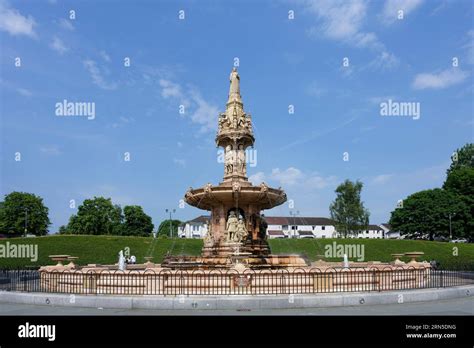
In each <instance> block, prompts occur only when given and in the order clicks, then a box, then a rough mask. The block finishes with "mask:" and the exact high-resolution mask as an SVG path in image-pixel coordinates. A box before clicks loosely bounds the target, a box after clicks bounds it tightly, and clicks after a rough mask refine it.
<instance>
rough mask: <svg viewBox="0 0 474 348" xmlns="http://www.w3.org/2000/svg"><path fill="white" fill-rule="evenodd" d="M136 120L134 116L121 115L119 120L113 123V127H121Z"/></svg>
mask: <svg viewBox="0 0 474 348" xmlns="http://www.w3.org/2000/svg"><path fill="white" fill-rule="evenodd" d="M133 122H135V119H134V118H133V117H123V116H120V117H119V120H118V122H114V123H112V125H111V126H112V128H121V127H123V126H125V125H127V124H130V123H133Z"/></svg>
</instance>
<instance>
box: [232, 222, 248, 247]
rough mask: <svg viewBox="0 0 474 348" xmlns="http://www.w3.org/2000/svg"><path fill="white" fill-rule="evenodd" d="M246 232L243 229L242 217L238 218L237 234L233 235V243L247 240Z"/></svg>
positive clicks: (245, 229)
mask: <svg viewBox="0 0 474 348" xmlns="http://www.w3.org/2000/svg"><path fill="white" fill-rule="evenodd" d="M247 235H248V231H247V228H246V227H245V222H244V219H243V218H242V216H241V217H240V218H239V222H238V223H237V232H236V233H235V234H234V238H233V240H234V242H236V243H241V242H242V241H243V240H244V239H245V238H247Z"/></svg>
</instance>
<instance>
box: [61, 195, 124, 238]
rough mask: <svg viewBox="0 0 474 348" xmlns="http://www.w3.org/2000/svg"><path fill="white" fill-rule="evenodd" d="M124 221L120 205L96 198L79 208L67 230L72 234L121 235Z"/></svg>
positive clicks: (70, 220) (85, 202)
mask: <svg viewBox="0 0 474 348" xmlns="http://www.w3.org/2000/svg"><path fill="white" fill-rule="evenodd" d="M122 221H123V215H122V208H121V207H120V206H119V205H113V204H112V200H111V199H110V198H104V197H94V198H93V199H86V200H85V201H84V202H83V203H82V205H80V206H79V208H78V211H77V215H72V216H71V218H70V219H69V223H68V226H67V228H66V229H67V232H68V233H72V234H120V233H121V223H122Z"/></svg>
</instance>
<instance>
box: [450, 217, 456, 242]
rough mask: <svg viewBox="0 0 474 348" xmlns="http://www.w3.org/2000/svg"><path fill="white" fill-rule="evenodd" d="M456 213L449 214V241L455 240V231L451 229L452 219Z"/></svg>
mask: <svg viewBox="0 0 474 348" xmlns="http://www.w3.org/2000/svg"><path fill="white" fill-rule="evenodd" d="M454 215H456V213H449V240H453V230H452V229H451V217H452V216H454Z"/></svg>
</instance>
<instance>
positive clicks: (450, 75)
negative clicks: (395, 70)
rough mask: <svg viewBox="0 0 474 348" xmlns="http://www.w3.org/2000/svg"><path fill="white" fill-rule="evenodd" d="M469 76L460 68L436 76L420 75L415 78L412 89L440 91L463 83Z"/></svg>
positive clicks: (432, 74) (430, 74)
mask: <svg viewBox="0 0 474 348" xmlns="http://www.w3.org/2000/svg"><path fill="white" fill-rule="evenodd" d="M468 76H469V74H468V73H467V72H465V71H462V70H461V69H460V68H451V69H446V70H444V71H442V72H440V73H438V74H434V73H422V74H418V75H416V76H415V79H414V80H413V83H412V87H413V88H414V89H426V88H433V89H441V88H446V87H450V86H452V85H455V84H458V83H461V82H463V81H464V80H465V79H466V78H467V77H468Z"/></svg>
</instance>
